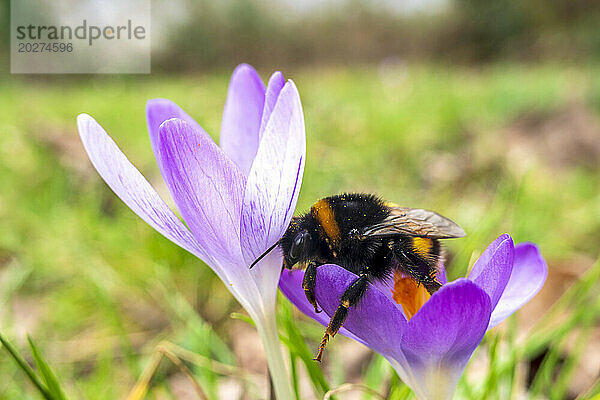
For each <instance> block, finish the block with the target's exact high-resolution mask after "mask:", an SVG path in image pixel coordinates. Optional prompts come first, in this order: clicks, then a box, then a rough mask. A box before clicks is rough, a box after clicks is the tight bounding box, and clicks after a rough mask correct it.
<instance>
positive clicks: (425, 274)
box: [392, 243, 442, 294]
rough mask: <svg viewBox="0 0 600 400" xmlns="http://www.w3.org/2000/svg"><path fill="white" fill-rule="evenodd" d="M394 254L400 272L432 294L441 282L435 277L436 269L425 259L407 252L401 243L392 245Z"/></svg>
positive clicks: (440, 285) (439, 286)
mask: <svg viewBox="0 0 600 400" xmlns="http://www.w3.org/2000/svg"><path fill="white" fill-rule="evenodd" d="M392 251H393V252H394V255H395V256H396V257H397V258H398V259H399V260H400V265H401V267H400V268H401V270H402V272H404V273H406V274H408V275H410V276H411V277H412V278H413V279H414V280H415V281H417V282H418V283H420V284H422V285H423V286H424V287H425V289H427V291H428V292H429V294H434V293H435V292H437V290H438V289H439V288H441V287H442V284H441V283H439V282H438V281H437V280H436V279H435V274H436V270H435V267H434V266H433V265H430V264H429V263H428V262H427V261H426V260H424V259H421V258H420V257H417V256H415V255H414V254H412V253H410V252H407V251H406V250H405V249H403V248H402V244H401V243H395V244H394V245H393V246H392Z"/></svg>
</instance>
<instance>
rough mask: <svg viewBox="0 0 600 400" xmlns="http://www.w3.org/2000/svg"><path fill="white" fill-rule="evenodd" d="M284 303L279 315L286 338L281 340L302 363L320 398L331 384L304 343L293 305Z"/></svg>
mask: <svg viewBox="0 0 600 400" xmlns="http://www.w3.org/2000/svg"><path fill="white" fill-rule="evenodd" d="M282 303H283V304H282V306H281V307H280V310H281V312H280V313H279V315H280V320H281V322H282V330H283V331H284V333H285V336H283V335H281V337H280V339H281V341H283V342H284V344H285V345H286V347H287V348H288V349H289V351H290V353H291V354H293V355H294V356H295V357H297V358H298V359H300V360H301V361H302V363H303V364H304V366H305V367H306V371H307V372H308V376H309V378H310V380H311V382H312V384H313V387H314V389H315V396H316V397H317V398H320V397H322V396H323V395H324V394H325V393H327V392H328V391H329V390H330V387H329V384H328V383H327V380H326V379H325V375H324V374H323V371H322V370H321V366H320V364H318V363H317V362H315V361H314V360H313V355H312V352H311V350H310V349H309V348H308V346H307V345H306V343H305V342H304V338H303V337H302V334H301V333H300V331H299V330H298V327H297V326H296V324H295V322H294V319H293V317H292V309H291V305H290V304H288V303H285V302H282Z"/></svg>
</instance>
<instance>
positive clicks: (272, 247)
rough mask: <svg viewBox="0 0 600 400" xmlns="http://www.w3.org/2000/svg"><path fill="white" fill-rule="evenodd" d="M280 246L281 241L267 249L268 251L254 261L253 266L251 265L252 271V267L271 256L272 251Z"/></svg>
mask: <svg viewBox="0 0 600 400" xmlns="http://www.w3.org/2000/svg"><path fill="white" fill-rule="evenodd" d="M278 244H279V240H278V241H276V242H275V244H274V245H273V246H271V247H269V248H268V249H267V251H265V252H264V253H262V254H261V255H260V257H258V258H257V259H256V260H254V262H253V263H252V265H250V269H252V267H254V266H255V265H256V264H257V263H258V262H259V261H260V260H262V259H263V258H264V257H265V256H266V255H267V254H269V253H270V252H271V250H273V249H274V248H275V246H277V245H278Z"/></svg>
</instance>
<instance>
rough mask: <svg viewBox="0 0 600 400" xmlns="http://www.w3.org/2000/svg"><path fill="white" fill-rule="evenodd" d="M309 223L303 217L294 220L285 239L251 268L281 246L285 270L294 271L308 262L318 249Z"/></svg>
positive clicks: (280, 240) (265, 253)
mask: <svg viewBox="0 0 600 400" xmlns="http://www.w3.org/2000/svg"><path fill="white" fill-rule="evenodd" d="M307 222H308V221H305V220H304V218H302V217H294V218H292V222H291V223H290V226H289V227H288V229H287V230H286V231H285V233H284V234H283V237H282V238H281V239H279V241H278V242H276V243H275V244H274V245H273V246H271V247H270V248H269V249H268V250H267V251H265V252H264V253H263V254H262V255H261V256H260V257H258V258H257V259H256V261H254V262H253V263H252V265H251V266H250V268H252V267H254V266H255V265H256V264H257V263H258V262H259V261H260V260H261V259H262V258H263V257H264V256H266V255H267V254H268V253H269V252H270V251H271V250H273V249H274V248H275V247H276V246H279V247H280V248H281V251H282V252H283V266H284V267H285V268H287V269H292V268H293V267H294V266H295V265H297V264H304V263H306V262H308V261H309V260H310V259H311V258H312V257H311V256H312V254H313V253H314V252H315V250H316V248H317V245H316V243H317V242H316V241H315V240H314V239H313V237H312V235H311V233H310V229H309V227H308V224H307Z"/></svg>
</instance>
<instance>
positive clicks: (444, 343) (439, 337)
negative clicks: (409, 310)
mask: <svg viewBox="0 0 600 400" xmlns="http://www.w3.org/2000/svg"><path fill="white" fill-rule="evenodd" d="M490 314H491V304H490V298H489V296H488V295H487V294H486V293H485V292H484V291H483V290H482V289H481V288H479V287H478V286H477V285H475V284H474V283H473V282H471V281H470V280H467V279H458V280H456V281H454V282H450V283H448V284H446V285H444V286H442V288H441V289H440V290H439V291H437V292H436V293H435V294H434V295H433V296H431V299H429V301H428V302H427V303H425V305H423V307H422V308H421V310H419V312H418V313H417V314H416V315H415V316H414V317H413V318H412V319H411V320H410V322H409V323H408V327H407V328H406V330H405V332H404V336H403V338H402V352H403V354H404V356H405V357H406V361H407V362H408V365H409V369H410V371H411V372H412V375H413V377H414V381H415V382H416V384H417V386H418V387H417V388H413V389H415V390H416V391H417V392H418V393H419V392H420V393H422V394H423V395H424V397H425V398H427V399H430V398H431V399H451V398H452V394H453V393H454V389H455V387H456V384H457V382H458V379H459V378H460V376H461V375H462V372H463V370H464V368H465V366H466V365H467V362H468V361H469V358H471V355H472V354H473V351H475V349H476V348H477V346H478V345H479V343H480V342H481V339H482V338H483V335H484V334H485V332H486V328H487V326H488V322H489V319H490ZM379 318H380V319H382V320H385V318H381V316H379Z"/></svg>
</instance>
